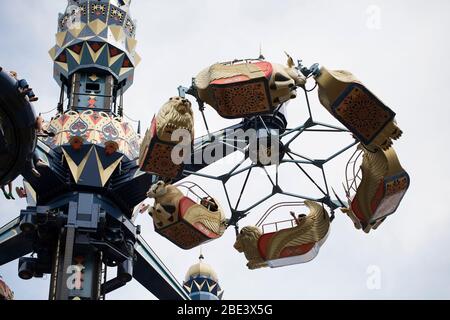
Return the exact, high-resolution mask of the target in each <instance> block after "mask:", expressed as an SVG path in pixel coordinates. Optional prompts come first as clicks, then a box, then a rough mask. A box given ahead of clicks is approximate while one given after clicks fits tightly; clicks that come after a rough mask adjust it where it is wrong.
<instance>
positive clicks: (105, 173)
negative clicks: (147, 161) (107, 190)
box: [95, 149, 124, 186]
mask: <svg viewBox="0 0 450 320" xmlns="http://www.w3.org/2000/svg"><path fill="white" fill-rule="evenodd" d="M95 156H96V157H97V165H98V171H99V173H100V178H101V179H102V186H105V184H106V183H107V182H108V180H109V178H111V175H112V174H113V173H114V170H116V168H117V166H118V165H119V164H120V162H121V161H122V159H123V157H124V156H121V157H120V158H119V159H117V160H116V161H114V162H113V163H112V164H111V165H110V166H109V167H108V168H103V165H102V162H101V161H100V157H99V156H98V152H97V149H95Z"/></svg>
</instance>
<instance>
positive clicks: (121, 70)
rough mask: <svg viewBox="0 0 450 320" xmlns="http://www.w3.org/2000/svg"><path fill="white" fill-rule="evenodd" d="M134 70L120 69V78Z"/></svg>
mask: <svg viewBox="0 0 450 320" xmlns="http://www.w3.org/2000/svg"><path fill="white" fill-rule="evenodd" d="M131 70H133V68H120V72H119V77H121V76H123V75H124V74H125V73H127V72H128V71H131Z"/></svg>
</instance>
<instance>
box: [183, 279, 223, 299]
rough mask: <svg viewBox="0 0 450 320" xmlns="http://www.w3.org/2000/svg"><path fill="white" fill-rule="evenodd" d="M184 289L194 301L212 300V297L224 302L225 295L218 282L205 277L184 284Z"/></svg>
mask: <svg viewBox="0 0 450 320" xmlns="http://www.w3.org/2000/svg"><path fill="white" fill-rule="evenodd" d="M183 287H184V289H185V291H186V292H187V293H188V294H189V295H190V296H191V298H192V299H194V300H211V296H213V297H214V298H215V299H218V300H222V297H223V293H224V291H223V290H222V289H221V288H220V286H219V284H218V283H217V282H216V281H214V280H212V279H209V278H205V277H196V278H193V279H190V280H188V281H186V282H185V283H184V284H183Z"/></svg>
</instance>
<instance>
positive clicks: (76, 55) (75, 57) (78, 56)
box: [66, 47, 84, 64]
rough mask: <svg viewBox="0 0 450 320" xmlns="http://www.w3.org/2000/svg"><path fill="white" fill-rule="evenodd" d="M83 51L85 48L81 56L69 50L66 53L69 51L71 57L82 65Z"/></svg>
mask: <svg viewBox="0 0 450 320" xmlns="http://www.w3.org/2000/svg"><path fill="white" fill-rule="evenodd" d="M83 50H84V47H83V49H82V50H81V53H80V54H77V53H76V52H73V51H72V50H70V49H67V50H66V51H67V52H68V53H70V55H71V56H72V57H73V58H74V59H75V61H76V62H77V63H78V64H80V63H81V56H82V54H83Z"/></svg>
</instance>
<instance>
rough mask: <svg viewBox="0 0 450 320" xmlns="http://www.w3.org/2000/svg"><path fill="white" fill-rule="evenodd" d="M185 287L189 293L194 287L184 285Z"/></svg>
mask: <svg viewBox="0 0 450 320" xmlns="http://www.w3.org/2000/svg"><path fill="white" fill-rule="evenodd" d="M184 288H185V289H186V291H187V292H188V293H191V292H192V288H191V287H190V286H188V285H184Z"/></svg>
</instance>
